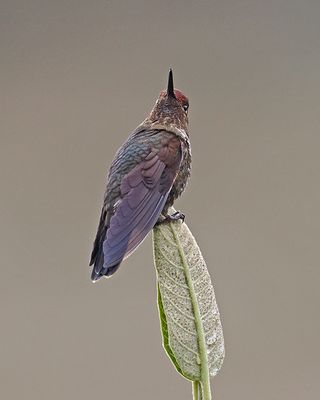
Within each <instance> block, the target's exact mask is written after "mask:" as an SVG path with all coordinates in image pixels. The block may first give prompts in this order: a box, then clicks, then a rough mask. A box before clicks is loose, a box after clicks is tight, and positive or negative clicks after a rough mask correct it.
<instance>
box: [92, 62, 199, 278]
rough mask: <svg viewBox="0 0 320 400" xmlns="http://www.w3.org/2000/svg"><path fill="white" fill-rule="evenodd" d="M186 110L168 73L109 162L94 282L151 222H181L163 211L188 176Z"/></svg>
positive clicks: (128, 251)
mask: <svg viewBox="0 0 320 400" xmlns="http://www.w3.org/2000/svg"><path fill="white" fill-rule="evenodd" d="M188 108H189V101H188V98H187V97H186V96H185V95H184V94H183V93H182V92H181V91H180V90H178V89H174V86H173V75H172V70H171V69H170V71H169V79H168V87H167V90H163V91H162V92H161V93H160V95H159V98H158V100H157V101H156V104H155V105H154V107H153V109H152V111H151V113H150V115H149V116H148V117H147V118H146V119H145V120H144V121H143V122H142V124H140V125H139V126H138V127H137V128H136V129H135V131H134V132H133V133H132V134H131V135H130V136H129V138H128V139H127V141H126V142H125V143H124V144H123V145H122V146H121V147H120V149H119V150H118V152H117V154H116V156H115V158H114V160H113V162H112V164H111V168H110V171H109V175H108V182H107V188H106V192H105V195H104V203H103V207H102V212H101V217H100V223H99V226H98V232H97V235H96V239H95V241H94V246H93V251H92V254H91V260H90V265H93V271H92V275H91V279H92V281H93V282H95V281H97V280H98V279H100V278H101V277H103V276H107V277H109V276H111V275H112V274H114V273H115V272H116V270H117V269H118V268H119V265H120V263H121V261H122V260H123V259H125V258H127V257H128V256H129V255H130V254H131V253H132V252H133V251H134V250H135V249H136V248H137V247H138V246H139V244H140V243H141V242H142V241H143V240H144V238H145V237H146V236H147V234H148V232H149V231H150V230H151V229H152V228H153V227H154V225H155V224H156V223H162V222H165V221H170V220H176V219H179V218H184V215H183V214H182V213H180V212H177V213H175V214H173V215H168V208H169V207H170V206H172V204H173V202H174V200H175V199H176V198H177V197H179V196H180V195H181V193H182V192H183V191H184V189H185V186H186V184H187V180H188V178H189V176H190V170H191V148H190V142H189V135H188Z"/></svg>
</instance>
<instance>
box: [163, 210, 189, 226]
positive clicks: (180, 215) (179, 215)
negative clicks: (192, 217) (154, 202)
mask: <svg viewBox="0 0 320 400" xmlns="http://www.w3.org/2000/svg"><path fill="white" fill-rule="evenodd" d="M185 217H186V216H185V215H184V214H183V213H182V212H180V211H176V212H175V213H173V214H172V215H169V214H168V215H162V214H161V215H160V217H159V219H158V221H157V223H156V225H160V224H166V223H169V222H173V221H178V220H179V219H181V220H182V222H184V220H185Z"/></svg>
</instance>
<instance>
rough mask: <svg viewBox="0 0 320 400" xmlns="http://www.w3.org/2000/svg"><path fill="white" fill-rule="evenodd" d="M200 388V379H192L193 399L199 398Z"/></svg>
mask: <svg viewBox="0 0 320 400" xmlns="http://www.w3.org/2000/svg"><path fill="white" fill-rule="evenodd" d="M199 390H200V384H199V381H192V393H193V400H199Z"/></svg>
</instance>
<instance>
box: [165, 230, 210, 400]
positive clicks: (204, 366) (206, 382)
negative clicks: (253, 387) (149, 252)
mask: <svg viewBox="0 0 320 400" xmlns="http://www.w3.org/2000/svg"><path fill="white" fill-rule="evenodd" d="M170 228H171V231H172V235H173V237H174V239H175V241H176V244H177V245H178V251H179V255H180V257H181V261H182V264H183V268H184V272H185V276H186V280H187V284H188V287H189V290H190V297H191V302H192V306H193V312H194V317H195V325H196V330H197V333H198V344H199V356H200V365H201V372H200V382H201V389H202V398H203V400H211V388H210V377H209V366H208V356H207V346H206V341H205V334H204V329H203V325H202V320H201V315H200V310H199V304H198V299H197V296H196V293H195V290H194V286H193V282H192V279H191V274H190V270H189V266H188V262H187V260H186V257H185V255H184V251H183V248H182V247H181V245H180V240H179V238H178V236H177V233H176V230H175V229H174V226H173V223H170Z"/></svg>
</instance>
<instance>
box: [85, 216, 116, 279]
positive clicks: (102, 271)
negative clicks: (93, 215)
mask: <svg viewBox="0 0 320 400" xmlns="http://www.w3.org/2000/svg"><path fill="white" fill-rule="evenodd" d="M106 218H107V215H106V211H104V210H102V213H101V218H100V223H99V227H98V231H97V236H96V238H95V241H94V244H93V250H92V253H91V259H90V264H89V265H90V266H91V265H93V269H92V274H91V280H92V282H96V281H97V280H99V279H100V278H102V277H103V276H111V275H113V274H114V273H115V272H116V270H117V269H118V268H119V265H120V262H119V263H117V264H116V265H113V266H109V267H105V266H104V252H103V243H104V241H105V240H106V236H107V230H108V227H109V223H107V222H106Z"/></svg>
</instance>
